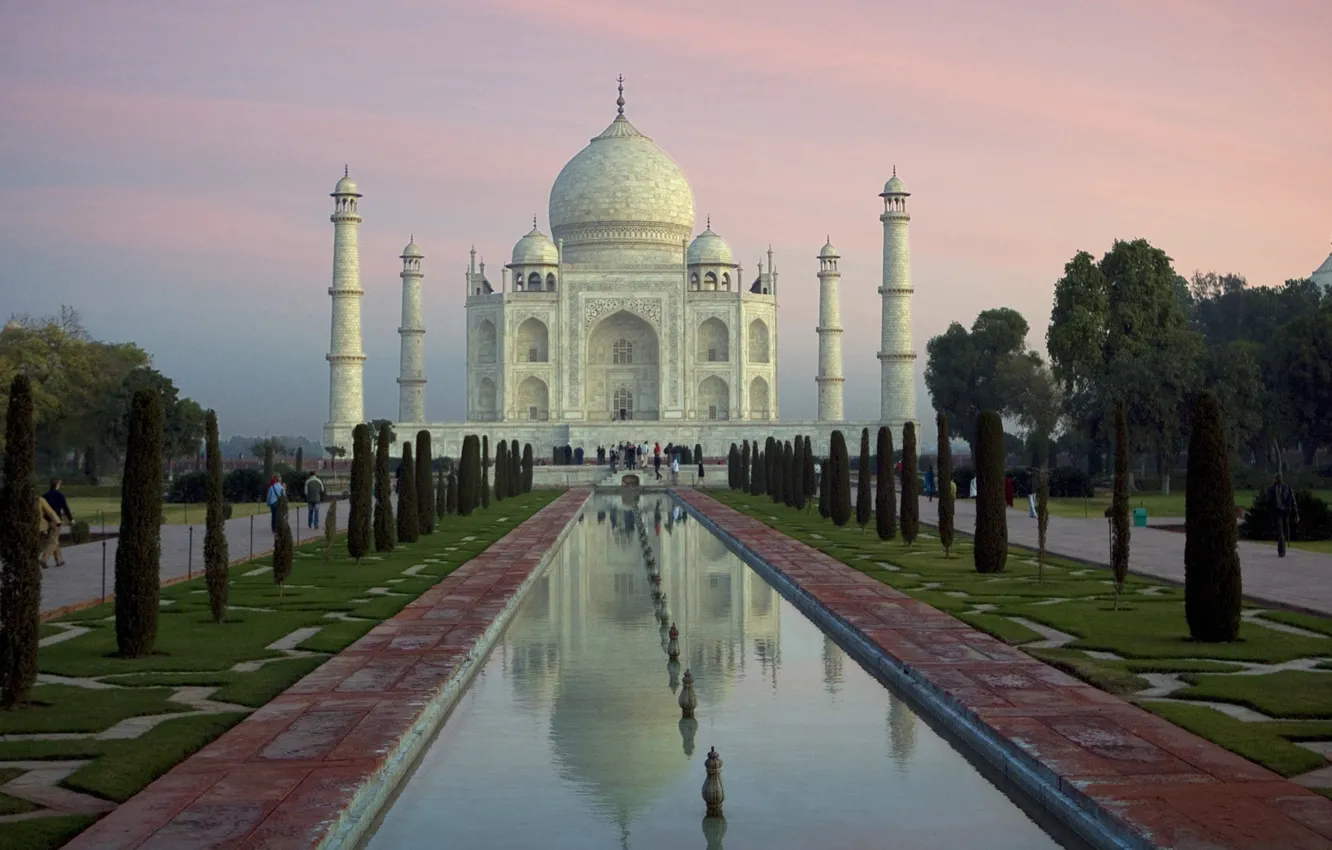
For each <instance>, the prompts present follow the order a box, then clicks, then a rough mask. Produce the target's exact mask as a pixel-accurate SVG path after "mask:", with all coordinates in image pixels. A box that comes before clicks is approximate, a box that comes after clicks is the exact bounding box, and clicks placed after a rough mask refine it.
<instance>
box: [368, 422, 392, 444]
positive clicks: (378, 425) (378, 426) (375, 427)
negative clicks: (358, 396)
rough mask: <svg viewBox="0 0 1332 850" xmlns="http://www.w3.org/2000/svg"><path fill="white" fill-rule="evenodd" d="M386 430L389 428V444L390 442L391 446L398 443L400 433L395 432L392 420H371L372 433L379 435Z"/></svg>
mask: <svg viewBox="0 0 1332 850" xmlns="http://www.w3.org/2000/svg"><path fill="white" fill-rule="evenodd" d="M384 428H388V442H389V445H390V446H391V445H393V444H394V443H396V442H398V432H397V431H395V430H393V420H392V419H371V420H370V433H372V434H378V433H379V432H380V431H382V430H384Z"/></svg>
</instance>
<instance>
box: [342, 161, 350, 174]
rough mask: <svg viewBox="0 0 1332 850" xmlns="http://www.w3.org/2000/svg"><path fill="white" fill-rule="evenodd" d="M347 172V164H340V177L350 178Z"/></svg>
mask: <svg viewBox="0 0 1332 850" xmlns="http://www.w3.org/2000/svg"><path fill="white" fill-rule="evenodd" d="M347 171H348V168H347V164H346V163H343V164H342V176H343V177H349V176H350V175H349V174H348V173H347Z"/></svg>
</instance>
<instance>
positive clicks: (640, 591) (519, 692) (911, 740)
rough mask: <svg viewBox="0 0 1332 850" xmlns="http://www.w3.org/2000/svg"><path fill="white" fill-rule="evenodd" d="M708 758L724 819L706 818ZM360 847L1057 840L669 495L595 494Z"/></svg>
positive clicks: (1011, 843)
mask: <svg viewBox="0 0 1332 850" xmlns="http://www.w3.org/2000/svg"><path fill="white" fill-rule="evenodd" d="M639 525H642V526H643V527H644V529H645V530H646V532H647V537H648V540H649V541H650V547H651V549H652V551H653V555H654V557H655V559H656V561H657V562H658V565H659V570H660V589H661V591H662V592H663V593H664V594H665V597H666V605H667V607H668V608H669V614H668V617H669V620H670V621H673V622H674V623H675V624H676V625H677V627H678V628H679V630H680V638H679V644H680V663H681V665H682V667H688V668H690V669H691V671H692V673H693V677H694V680H695V690H696V692H697V694H698V709H697V716H696V719H695V720H694V721H689V720H682V719H681V712H680V708H679V706H678V703H677V693H678V690H677V689H678V687H679V679H680V678H681V677H682V675H683V669H682V668H677V667H676V666H675V665H673V664H671V663H670V662H669V661H668V659H667V654H666V647H667V640H668V638H667V628H668V626H665V625H662V624H661V623H660V622H659V620H658V614H659V609H660V606H659V605H654V600H653V590H654V587H655V585H654V584H653V582H652V577H651V575H650V572H649V570H648V568H647V566H646V563H645V557H644V553H643V549H642V546H641V542H640V537H639V530H638V526H639ZM709 747H716V748H717V751H718V752H719V753H720V754H721V757H722V759H723V762H724V764H723V769H722V778H723V781H724V782H725V788H726V802H725V814H726V819H725V823H724V828H723V827H722V825H721V824H719V823H717V822H715V821H709V822H708V823H706V824H705V823H704V818H703V814H704V807H703V800H702V797H701V795H700V789H701V788H702V785H703V778H704V768H703V761H704V758H705V756H706V754H707V752H708V748H709ZM365 846H367V847H369V848H374V850H387V848H401V847H427V846H432V847H433V846H449V847H459V848H473V847H477V848H479V847H496V848H499V847H503V848H509V847H515V848H520V847H552V846H554V847H560V848H631V847H632V848H655V847H663V848H664V847H670V848H685V847H700V848H701V847H714V848H721V847H724V846H730V847H732V848H759V847H761V848H765V850H782V849H783V848H802V850H803V849H804V848H811V847H858V848H860V847H892V848H914V849H915V850H920V849H921V848H939V850H943V848H948V850H953V848H958V847H986V848H996V850H997V849H998V848H1013V850H1018V848H1021V850H1034V849H1035V848H1052V847H1061V846H1068V845H1065V844H1061V843H1059V842H1058V841H1056V840H1055V839H1054V838H1052V837H1050V836H1049V835H1047V834H1046V833H1045V832H1044V831H1043V830H1042V828H1041V827H1040V826H1038V825H1037V824H1036V823H1035V822H1034V821H1033V820H1032V819H1031V818H1030V817H1029V816H1028V815H1027V814H1026V813H1024V812H1023V810H1022V809H1020V808H1019V807H1018V806H1017V805H1015V804H1014V802H1013V801H1012V800H1010V799H1009V798H1008V797H1007V796H1006V795H1005V794H1004V793H1002V792H1001V791H1000V790H999V789H998V788H996V787H995V786H994V785H992V784H991V783H990V782H989V781H987V780H986V779H985V778H984V777H983V776H982V775H981V774H980V772H978V770H977V769H976V768H975V767H974V766H973V765H972V764H970V763H969V762H968V761H967V760H966V759H965V758H963V757H962V756H961V755H960V754H959V753H958V752H957V751H956V750H955V749H954V748H953V746H952V745H951V744H949V743H948V742H947V741H946V740H944V739H943V738H941V737H940V736H939V735H938V734H936V733H935V732H934V731H933V730H932V729H931V728H930V727H929V726H927V725H926V724H925V723H924V722H923V721H921V720H920V719H919V718H918V717H917V716H916V715H915V714H914V713H913V712H912V710H911V709H910V708H909V707H908V706H907V705H906V704H905V703H903V702H902V701H901V700H899V699H897V698H896V697H895V696H894V695H893V694H891V693H890V692H889V691H888V690H887V689H886V688H884V687H883V686H882V685H881V684H880V683H879V682H878V681H876V680H875V679H873V678H872V677H871V676H870V675H869V674H867V673H866V672H865V671H864V670H862V669H861V667H860V666H859V665H858V664H857V663H856V662H855V661H854V660H853V659H850V658H847V657H846V656H845V655H844V654H843V652H842V650H841V648H840V647H838V646H837V645H836V644H835V643H834V642H833V641H832V640H831V639H830V638H827V637H826V636H825V635H824V634H823V633H822V632H821V631H819V629H818V628H817V627H816V626H814V624H813V623H811V622H810V621H809V620H807V619H806V618H805V617H804V615H802V614H801V613H800V612H799V611H798V610H796V609H795V608H794V607H792V606H791V605H790V604H789V603H788V602H787V601H786V600H785V599H784V598H783V597H782V596H781V595H780V594H779V593H778V592H777V591H776V590H774V589H773V588H772V587H770V586H769V585H768V584H767V583H766V582H764V580H763V579H762V578H761V577H760V576H759V575H758V574H756V573H754V572H753V571H752V570H750V569H749V568H748V567H747V566H745V565H744V564H743V563H741V561H740V560H739V559H738V558H736V557H735V556H734V555H732V554H731V553H730V551H729V550H728V549H727V548H726V547H725V545H724V544H722V542H721V541H720V540H718V539H717V538H716V537H714V536H713V535H712V534H710V533H709V532H708V531H707V530H706V529H704V528H703V527H701V526H700V525H699V524H698V523H697V522H695V521H693V520H690V519H688V517H686V516H684V515H683V514H682V513H681V512H680V511H679V509H678V508H675V507H673V506H672V504H671V503H670V502H669V501H668V500H667V499H666V498H665V497H659V496H644V497H643V498H642V500H641V501H640V502H638V503H637V504H636V505H634V506H631V505H630V504H628V503H626V502H625V501H624V500H622V498H621V497H620V496H618V495H606V494H598V495H596V496H593V497H592V499H591V501H589V503H588V504H587V506H586V507H585V508H584V511H583V513H582V515H581V516H580V518H579V520H578V522H577V524H576V525H575V527H574V528H573V530H572V531H571V533H570V534H569V536H568V538H567V539H566V541H565V542H564V543H563V544H562V545H561V547H560V549H559V551H558V552H557V553H556V554H555V556H554V559H553V561H552V563H551V565H550V568H549V570H548V571H547V572H546V573H545V574H544V575H543V576H542V577H541V578H540V579H539V580H538V581H537V583H536V584H535V585H534V586H533V587H532V588H531V590H530V592H529V595H528V596H527V597H526V598H525V599H524V601H523V602H522V604H521V605H520V607H519V609H518V611H517V612H516V613H515V617H514V619H513V621H512V622H511V623H510V624H509V626H508V628H507V630H506V631H505V633H504V635H503V636H502V638H501V639H500V640H499V641H498V642H497V643H496V645H495V647H494V649H493V650H492V652H491V654H490V656H489V657H488V658H487V659H486V661H485V663H484V664H483V666H482V668H481V670H480V671H479V672H478V673H477V676H476V678H475V679H474V680H473V682H472V684H471V686H470V687H469V688H468V690H467V692H466V693H465V694H464V695H463V696H462V697H461V699H460V700H459V702H458V705H457V707H456V708H455V710H454V712H453V714H452V716H451V717H450V718H449V719H448V721H447V722H446V723H445V724H444V727H443V728H442V729H441V730H440V732H439V735H438V737H437V739H436V740H435V741H434V742H432V744H431V745H430V746H429V747H428V749H427V750H426V752H425V753H424V755H423V756H422V759H421V762H420V764H419V765H418V766H417V768H416V770H415V772H414V774H413V775H412V776H410V777H409V778H408V779H407V780H406V781H405V782H404V784H403V786H402V788H401V790H400V792H399V794H398V796H397V798H396V799H395V800H394V801H393V802H392V803H391V805H390V808H389V809H388V810H387V811H386V812H385V814H384V816H383V820H382V823H380V824H379V826H378V829H377V831H376V832H375V833H374V834H372V835H371V836H370V838H369V839H367V841H366V845H365Z"/></svg>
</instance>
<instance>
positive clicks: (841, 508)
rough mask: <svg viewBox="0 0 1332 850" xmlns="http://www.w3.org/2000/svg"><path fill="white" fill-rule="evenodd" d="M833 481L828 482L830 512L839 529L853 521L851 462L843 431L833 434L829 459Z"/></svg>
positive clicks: (834, 523)
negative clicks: (847, 453)
mask: <svg viewBox="0 0 1332 850" xmlns="http://www.w3.org/2000/svg"><path fill="white" fill-rule="evenodd" d="M828 466H829V467H831V469H830V470H829V473H830V474H831V476H832V477H831V480H829V482H828V496H829V498H828V512H829V514H831V516H832V521H833V525H836V526H837V527H838V528H841V527H842V526H844V525H846V524H847V522H849V521H850V519H851V462H850V459H849V458H848V457H847V456H846V437H845V436H844V435H843V434H842V432H841V431H833V432H832V449H831V454H830V457H829V458H828Z"/></svg>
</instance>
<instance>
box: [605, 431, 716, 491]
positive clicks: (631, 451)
mask: <svg viewBox="0 0 1332 850" xmlns="http://www.w3.org/2000/svg"><path fill="white" fill-rule="evenodd" d="M682 452H683V447H682V446H676V445H674V444H671V443H667V444H666V447H665V448H664V449H663V448H662V445H661V443H653V444H652V445H651V447H649V446H648V444H647V441H646V440H644V441H643V442H642V443H637V444H635V443H617V444H616V445H613V446H611V447H610V448H609V449H606V448H605V447H604V446H598V447H597V461H598V462H606V463H609V464H610V468H611V472H616V471H618V470H619V468H620V464H621V463H623V464H624V468H625V469H644V470H646V469H647V468H648V463H649V462H651V464H652V472H653V474H654V475H655V476H656V479H657V480H658V481H660V480H661V477H662V476H661V466H662V464H663V463H665V464H666V467H667V469H668V470H669V472H670V474H671V483H672V484H679V483H680V455H681V454H682ZM649 458H650V459H651V460H650V461H649ZM698 477H699V479H700V480H701V479H702V478H703V458H701V457H700V458H698Z"/></svg>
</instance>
